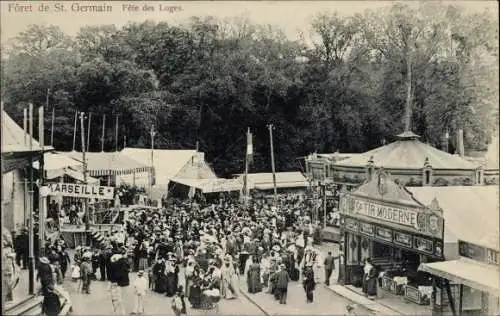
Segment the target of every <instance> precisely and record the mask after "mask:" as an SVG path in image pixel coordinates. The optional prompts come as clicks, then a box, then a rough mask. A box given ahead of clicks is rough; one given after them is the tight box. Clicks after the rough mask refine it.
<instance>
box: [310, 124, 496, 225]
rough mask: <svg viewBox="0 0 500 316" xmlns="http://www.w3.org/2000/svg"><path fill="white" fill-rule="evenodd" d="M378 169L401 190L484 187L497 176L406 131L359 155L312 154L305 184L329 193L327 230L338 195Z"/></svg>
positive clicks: (333, 222) (493, 181) (332, 223)
mask: <svg viewBox="0 0 500 316" xmlns="http://www.w3.org/2000/svg"><path fill="white" fill-rule="evenodd" d="M380 168H384V170H386V171H388V172H389V173H390V174H391V178H392V180H393V181H395V182H396V183H398V184H399V185H402V186H405V187H427V186H432V187H437V186H471V185H488V184H494V183H497V181H498V174H499V172H498V168H497V169H494V168H490V167H488V168H487V167H486V166H485V165H484V164H481V163H479V162H471V161H469V160H467V159H465V157H462V156H459V155H452V154H449V153H447V152H444V151H441V150H439V149H437V148H435V147H433V146H431V145H429V144H426V143H424V142H422V141H420V137H419V136H418V135H416V134H414V133H412V132H410V131H408V132H404V133H402V134H399V135H397V136H396V140H395V141H394V142H392V143H389V144H387V145H384V146H381V147H378V148H375V149H372V150H369V151H367V152H364V153H361V154H341V153H335V154H331V155H328V154H312V155H310V156H309V157H308V158H307V159H306V169H307V177H308V180H309V181H310V182H311V183H312V184H313V185H318V186H320V187H321V186H323V187H325V189H324V190H322V192H325V193H327V192H329V193H330V194H329V196H330V197H331V198H330V197H329V196H328V194H327V197H326V199H327V200H331V201H330V202H328V203H326V206H327V208H328V209H327V211H326V212H325V213H326V214H327V216H328V220H327V221H326V223H327V226H335V223H338V222H337V221H336V220H330V218H331V219H337V218H338V217H339V216H338V211H339V207H338V205H339V193H338V192H339V191H341V190H347V191H350V190H354V189H356V188H357V187H358V186H360V185H361V184H363V183H364V182H365V181H366V180H367V179H369V178H370V177H371V175H372V174H374V172H376V171H377V170H378V169H380ZM322 213H323V212H320V213H319V215H320V216H322ZM330 213H333V214H332V215H330ZM329 229H330V228H329ZM331 229H336V228H335V227H331ZM337 230H338V229H337Z"/></svg>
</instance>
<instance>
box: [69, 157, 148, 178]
mask: <svg viewBox="0 0 500 316" xmlns="http://www.w3.org/2000/svg"><path fill="white" fill-rule="evenodd" d="M67 155H70V156H71V157H72V158H73V159H76V160H79V161H82V160H83V155H82V153H80V152H69V153H67ZM85 159H86V160H87V171H88V173H89V175H90V176H91V177H102V176H121V175H128V174H134V173H141V172H150V171H152V170H153V169H152V167H151V166H147V165H145V164H143V163H141V162H138V161H136V160H134V159H132V158H130V157H129V156H127V155H125V154H122V153H121V152H99V153H86V154H85Z"/></svg>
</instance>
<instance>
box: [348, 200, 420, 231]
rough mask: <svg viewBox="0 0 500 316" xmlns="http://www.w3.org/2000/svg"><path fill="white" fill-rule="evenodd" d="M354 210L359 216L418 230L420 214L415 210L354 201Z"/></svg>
mask: <svg viewBox="0 0 500 316" xmlns="http://www.w3.org/2000/svg"><path fill="white" fill-rule="evenodd" d="M354 210H355V212H356V213H357V214H359V215H364V216H367V217H372V218H376V219H380V220H383V221H385V222H390V223H395V224H399V225H403V226H410V227H414V228H418V223H417V214H418V212H417V211H416V210H414V209H410V208H402V207H398V208H396V207H390V206H386V205H382V204H379V203H374V202H368V201H362V200H354Z"/></svg>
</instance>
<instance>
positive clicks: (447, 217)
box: [407, 186, 500, 249]
mask: <svg viewBox="0 0 500 316" xmlns="http://www.w3.org/2000/svg"><path fill="white" fill-rule="evenodd" d="M407 190H409V191H410V192H411V193H412V194H413V197H414V198H416V199H417V200H418V201H420V202H421V203H423V204H425V205H430V204H431V202H432V200H433V199H434V198H436V200H437V202H438V203H439V205H440V207H441V208H442V209H443V217H444V224H445V229H444V241H445V243H456V242H458V239H460V240H465V241H468V242H471V243H475V244H478V245H482V246H485V247H490V248H493V249H499V248H500V245H499V240H498V237H497V238H496V239H495V238H492V235H493V236H495V235H496V236H498V232H499V227H498V221H499V205H498V200H499V188H498V187H497V186H456V187H455V186H453V187H412V188H407Z"/></svg>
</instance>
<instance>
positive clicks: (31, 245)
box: [28, 103, 35, 295]
mask: <svg viewBox="0 0 500 316" xmlns="http://www.w3.org/2000/svg"><path fill="white" fill-rule="evenodd" d="M28 111H29V149H30V152H32V151H33V104H32V103H30V104H29V110H28ZM28 168H29V170H30V182H29V192H28V193H29V202H28V203H29V207H28V211H29V228H28V229H29V233H28V236H29V237H28V238H29V241H28V248H29V249H28V265H29V279H28V282H29V294H30V295H33V294H35V259H34V257H35V245H34V243H35V234H34V226H35V225H34V223H33V158H32V157H31V153H30V165H29V167H28Z"/></svg>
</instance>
